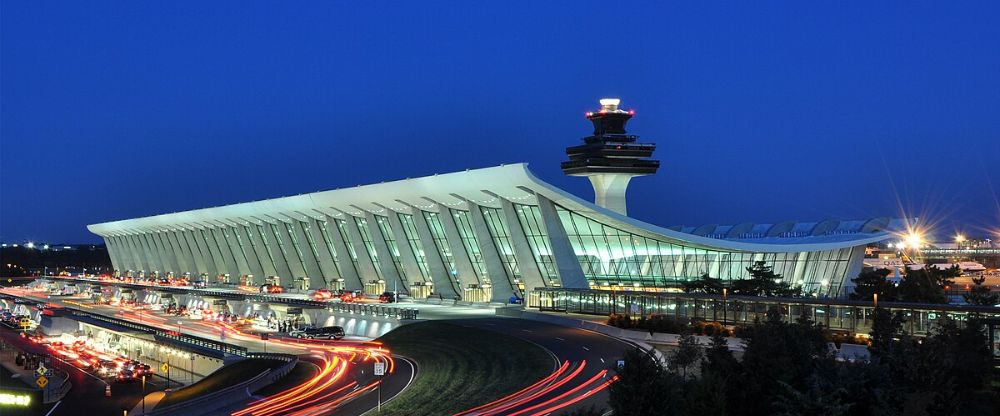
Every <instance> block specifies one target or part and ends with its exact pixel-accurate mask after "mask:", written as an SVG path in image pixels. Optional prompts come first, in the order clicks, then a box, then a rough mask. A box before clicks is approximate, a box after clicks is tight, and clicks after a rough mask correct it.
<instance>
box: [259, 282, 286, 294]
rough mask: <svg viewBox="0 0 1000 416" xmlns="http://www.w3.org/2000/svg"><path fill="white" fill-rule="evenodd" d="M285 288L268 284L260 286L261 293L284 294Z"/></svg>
mask: <svg viewBox="0 0 1000 416" xmlns="http://www.w3.org/2000/svg"><path fill="white" fill-rule="evenodd" d="M284 292H285V288H284V287H281V286H279V285H272V284H266V285H261V286H260V293H284Z"/></svg>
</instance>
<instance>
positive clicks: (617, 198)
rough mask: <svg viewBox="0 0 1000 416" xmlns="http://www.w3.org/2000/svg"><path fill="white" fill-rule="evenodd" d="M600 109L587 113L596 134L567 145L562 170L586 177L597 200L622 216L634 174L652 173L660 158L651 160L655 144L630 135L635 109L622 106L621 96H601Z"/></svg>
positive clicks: (596, 202) (600, 204)
mask: <svg viewBox="0 0 1000 416" xmlns="http://www.w3.org/2000/svg"><path fill="white" fill-rule="evenodd" d="M600 103H601V109H600V110H598V111H596V112H589V113H587V119H589V120H590V121H591V122H592V123H594V134H593V135H592V136H588V137H584V138H583V144H582V145H578V146H571V147H567V148H566V155H568V156H569V160H567V161H565V162H562V170H563V172H564V173H566V174H567V175H571V176H586V177H587V178H589V179H590V183H591V184H592V185H593V186H594V203H595V204H597V205H598V206H601V207H604V208H607V209H610V210H612V211H615V212H617V213H619V214H622V215H627V211H626V209H625V191H626V189H627V188H628V183H629V181H630V180H631V179H632V178H633V177H635V176H643V175H652V174H654V173H656V170H657V169H659V167H660V161H659V160H653V159H650V157H652V156H653V151H654V150H656V144H654V143H638V139H639V136H636V135H632V134H628V133H626V131H625V124H626V123H628V121H629V119H631V118H632V116H633V115H635V111H633V110H629V111H625V110H622V109H621V108H619V104H620V103H621V100H619V99H618V98H602V99H601V100H600Z"/></svg>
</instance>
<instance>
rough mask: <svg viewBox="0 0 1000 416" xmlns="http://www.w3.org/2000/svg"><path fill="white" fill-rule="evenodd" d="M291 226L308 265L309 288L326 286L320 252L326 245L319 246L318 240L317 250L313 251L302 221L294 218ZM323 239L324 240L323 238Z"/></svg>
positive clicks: (306, 265) (304, 260) (296, 243)
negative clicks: (320, 263)
mask: <svg viewBox="0 0 1000 416" xmlns="http://www.w3.org/2000/svg"><path fill="white" fill-rule="evenodd" d="M290 224H291V228H292V233H293V234H294V235H295V240H294V243H295V245H296V246H298V248H299V251H300V252H302V260H303V262H304V263H305V267H306V277H308V278H309V288H310V289H320V288H323V287H326V281H325V280H324V279H323V277H324V276H325V275H324V274H323V269H322V268H321V267H320V265H319V258H318V257H317V256H319V252H320V250H321V249H322V250H326V246H325V245H324V246H323V247H320V246H319V243H320V242H319V241H317V242H316V247H315V249H316V252H315V253H314V252H313V248H314V247H313V245H312V244H309V237H308V236H306V231H305V229H303V228H302V222H301V221H299V220H294V219H293V220H292V222H291V223H290ZM321 241H322V240H321Z"/></svg>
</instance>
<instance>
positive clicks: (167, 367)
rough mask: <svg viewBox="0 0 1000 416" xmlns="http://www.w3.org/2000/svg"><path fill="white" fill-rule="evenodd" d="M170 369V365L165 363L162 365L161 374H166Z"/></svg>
mask: <svg viewBox="0 0 1000 416" xmlns="http://www.w3.org/2000/svg"><path fill="white" fill-rule="evenodd" d="M169 369H170V364H167V363H163V364H162V365H160V372H161V373H166V372H167V370H169Z"/></svg>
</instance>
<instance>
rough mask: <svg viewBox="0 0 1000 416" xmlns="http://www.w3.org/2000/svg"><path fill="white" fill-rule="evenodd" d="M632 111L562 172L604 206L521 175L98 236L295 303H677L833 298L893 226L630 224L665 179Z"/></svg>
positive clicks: (145, 270)
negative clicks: (794, 291) (592, 292)
mask: <svg viewBox="0 0 1000 416" xmlns="http://www.w3.org/2000/svg"><path fill="white" fill-rule="evenodd" d="M631 116H632V113H631V112H626V111H623V110H620V109H618V102H617V100H602V108H601V110H599V111H597V112H594V113H588V118H589V119H590V120H591V121H592V122H593V123H594V127H595V130H594V134H593V135H592V136H588V137H586V138H584V143H583V144H582V145H579V146H573V147H570V148H568V149H567V155H568V161H566V162H563V170H564V171H565V172H566V173H567V174H569V175H576V176H586V177H588V179H590V181H591V182H592V184H593V185H594V189H595V196H596V198H595V199H596V201H595V203H591V202H588V201H585V200H583V199H581V198H579V197H576V196H574V195H571V194H570V193H568V192H566V191H564V190H562V189H559V188H557V187H555V186H553V185H550V184H548V183H546V182H544V181H542V180H540V179H539V178H537V177H536V176H535V175H533V174H532V172H531V171H530V170H529V169H528V167H527V165H525V164H511V165H502V166H497V167H490V168H485V169H476V170H467V171H462V172H454V173H447V174H439V175H434V176H427V177H421V178H413V179H405V180H399V181H394V182H385V183H379V184H372V185H364V186H357V187H353V188H344V189H337V190H331V191H322V192H315V193H310V194H303V195H296V196H289V197H282V198H275V199H268V200H263V201H255V202H247V203H240V204H234V205H227V206H221V207H213V208H205V209H198V210H192V211H185V212H178V213H171V214H163V215H157V216H152V217H144V218H136V219H128V220H122V221H114V222H107V223H102V224H95V225H90V226H89V227H88V228H89V229H90V231H91V232H94V233H96V234H98V235H100V236H101V237H103V238H104V241H105V242H106V244H107V247H108V252H109V253H110V255H111V260H112V263H113V265H114V268H115V269H116V270H117V272H118V273H120V274H123V275H124V274H128V275H132V276H135V277H139V276H145V277H149V276H152V275H155V276H167V275H173V276H182V275H188V276H191V277H192V278H198V277H201V278H203V279H206V280H210V281H216V279H218V281H222V282H226V283H230V284H242V285H250V286H252V285H255V284H261V283H264V282H274V283H279V284H282V285H284V286H287V287H293V288H296V289H317V288H322V287H327V288H346V289H364V290H366V291H368V292H372V291H380V290H396V291H398V292H401V293H403V294H407V295H409V296H412V297H417V298H420V297H427V296H435V297H436V296H442V297H444V298H460V299H462V300H467V301H478V302H484V301H499V302H505V301H507V300H508V299H509V298H511V297H512V296H517V297H522V298H523V297H524V296H525V295H526V292H527V291H531V290H533V289H534V288H549V287H553V288H554V287H562V288H580V289H586V288H592V289H608V290H623V289H627V290H645V291H662V290H672V289H676V288H678V287H679V286H680V284H681V283H682V282H684V281H687V280H691V279H697V278H699V277H700V276H702V275H705V274H707V275H709V276H712V277H717V278H721V279H724V280H734V279H741V278H746V277H748V272H747V270H746V269H747V267H749V266H751V265H752V264H753V263H754V262H757V261H764V262H766V263H767V265H769V266H771V267H773V268H774V271H775V272H776V273H778V274H781V275H782V276H783V278H784V279H786V280H787V281H789V282H791V283H793V284H795V285H799V286H801V287H802V288H803V290H804V291H805V292H807V293H815V294H816V295H819V296H827V295H833V296H836V295H838V294H840V293H841V292H842V291H843V290H844V288H843V287H844V284H845V283H848V284H849V282H850V279H851V278H852V277H854V276H856V275H857V274H858V272H859V271H860V270H861V267H862V264H863V259H864V255H865V247H866V245H868V244H870V243H873V242H877V241H881V240H885V239H887V238H889V234H888V233H887V232H886V230H887V229H891V227H892V225H891V224H890V220H889V219H888V218H876V219H871V220H862V221H838V220H826V221H820V222H808V223H796V222H783V223H777V224H753V223H744V224H737V225H733V226H718V225H707V226H702V227H660V226H656V225H653V224H649V223H645V222H642V221H639V220H636V219H634V218H631V217H628V216H627V215H626V209H625V188H626V187H627V184H628V182H629V180H630V179H631V178H632V177H636V176H642V175H648V174H652V173H655V171H656V169H657V168H658V166H659V162H658V161H655V160H651V159H649V157H650V156H651V155H652V152H653V150H655V145H652V144H649V143H646V144H643V143H638V140H637V139H638V137H637V136H634V135H628V134H626V133H625V130H624V125H625V122H627V121H628V119H629V118H630V117H631Z"/></svg>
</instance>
